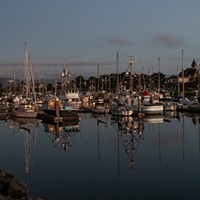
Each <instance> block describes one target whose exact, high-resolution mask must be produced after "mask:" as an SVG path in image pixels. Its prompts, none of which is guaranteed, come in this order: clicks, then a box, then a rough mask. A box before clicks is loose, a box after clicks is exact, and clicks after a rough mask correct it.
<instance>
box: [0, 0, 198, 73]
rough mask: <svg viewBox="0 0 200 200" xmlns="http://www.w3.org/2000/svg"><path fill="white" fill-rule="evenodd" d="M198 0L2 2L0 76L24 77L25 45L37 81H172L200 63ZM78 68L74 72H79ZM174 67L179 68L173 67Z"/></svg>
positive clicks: (38, 0) (9, 0)
mask: <svg viewBox="0 0 200 200" xmlns="http://www.w3.org/2000/svg"><path fill="white" fill-rule="evenodd" d="M199 8H200V1H199V0H168V1H161V0H123V1H121V0H56V1H55V0H34V1H27V0H2V1H1V6H0V26H1V31H0V69H1V70H0V77H2V76H5V75H7V76H11V75H10V74H11V73H12V71H13V69H15V71H16V74H21V73H22V71H23V60H24V43H25V41H27V44H28V49H29V54H30V56H31V63H32V65H33V66H34V71H35V74H36V76H41V75H44V76H46V77H48V76H55V75H56V76H57V75H58V74H59V73H60V72H61V70H62V69H63V68H64V67H63V65H66V66H67V67H68V69H69V70H70V71H71V73H72V75H74V76H78V75H80V73H81V74H82V75H84V76H88V75H95V76H96V74H97V65H98V64H99V66H100V74H103V73H107V74H109V73H116V54H117V52H119V70H120V71H125V70H126V69H127V67H128V58H129V54H130V51H132V54H133V56H134V59H135V61H134V67H133V71H134V72H137V73H142V72H144V73H152V72H157V71H158V57H160V69H161V71H162V72H163V73H165V74H168V75H171V74H177V72H178V71H180V70H181V51H182V49H184V68H186V67H190V65H191V63H192V60H193V58H195V59H196V61H197V63H199V61H200V56H199V53H200V43H199V36H200V26H199V25H200V11H199ZM80 66H81V67H80ZM177 66H179V68H178V67H177Z"/></svg>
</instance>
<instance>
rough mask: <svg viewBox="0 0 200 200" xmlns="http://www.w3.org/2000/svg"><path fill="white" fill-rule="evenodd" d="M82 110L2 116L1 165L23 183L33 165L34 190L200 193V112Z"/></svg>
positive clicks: (79, 194) (67, 195)
mask: <svg viewBox="0 0 200 200" xmlns="http://www.w3.org/2000/svg"><path fill="white" fill-rule="evenodd" d="M80 115H81V118H80V121H78V122H75V123H72V122H71V123H68V122H65V123H51V124H49V123H46V122H42V121H41V120H37V121H36V123H31V122H25V121H23V122H19V121H17V120H16V119H14V120H13V119H2V120H1V121H0V124H1V126H0V129H1V131H0V137H1V140H0V156H1V162H0V163H1V169H2V170H3V171H7V172H9V173H11V174H13V175H14V176H15V177H16V178H17V179H18V180H20V181H22V182H24V183H26V182H27V172H30V174H31V176H29V181H28V187H29V196H31V197H38V196H46V197H47V198H49V199H56V200H61V199H62V200H63V199H94V200H95V199H109V200H110V199H125V198H129V199H133V198H134V199H137V200H138V199H147V198H148V199H155V198H159V199H199V198H200V190H199V185H200V170H199V169H200V124H199V116H195V115H192V116H190V115H185V114H177V113H168V114H167V116H164V117H160V118H152V117H150V118H144V119H137V118H131V117H128V118H119V117H118V118H113V116H110V115H91V114H80ZM25 144H26V145H25ZM30 147H31V148H30ZM28 150H30V151H28ZM30 155H31V156H30ZM27 159H30V160H31V162H27V161H28V160H27ZM26 160H27V161H26ZM28 163H29V164H30V165H27V164H28ZM27 166H29V167H28V168H27ZM27 169H28V170H29V171H27Z"/></svg>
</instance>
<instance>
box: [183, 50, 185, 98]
mask: <svg viewBox="0 0 200 200" xmlns="http://www.w3.org/2000/svg"><path fill="white" fill-rule="evenodd" d="M182 84H183V98H185V84H184V70H183V49H182Z"/></svg>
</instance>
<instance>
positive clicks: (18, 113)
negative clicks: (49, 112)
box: [12, 110, 38, 118]
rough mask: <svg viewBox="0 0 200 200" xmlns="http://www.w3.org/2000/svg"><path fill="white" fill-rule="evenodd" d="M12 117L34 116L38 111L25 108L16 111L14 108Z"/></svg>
mask: <svg viewBox="0 0 200 200" xmlns="http://www.w3.org/2000/svg"><path fill="white" fill-rule="evenodd" d="M12 114H13V116H14V117H24V118H36V117H37V114H38V112H36V111H33V110H26V111H17V110H14V111H13V112H12Z"/></svg>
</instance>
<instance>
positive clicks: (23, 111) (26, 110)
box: [12, 42, 38, 118]
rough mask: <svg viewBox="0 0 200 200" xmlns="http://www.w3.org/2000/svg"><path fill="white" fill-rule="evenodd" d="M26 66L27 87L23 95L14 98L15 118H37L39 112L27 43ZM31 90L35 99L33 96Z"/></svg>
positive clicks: (25, 78)
mask: <svg viewBox="0 0 200 200" xmlns="http://www.w3.org/2000/svg"><path fill="white" fill-rule="evenodd" d="M24 64H25V66H24V81H25V85H24V87H23V94H22V95H21V96H16V97H15V98H14V100H13V110H12V114H13V116H14V117H24V118H36V117H37V114H38V111H37V104H36V103H35V101H34V100H35V99H36V94H35V87H34V78H33V71H32V65H31V63H30V58H29V55H28V49H27V47H26V42H25V58H24ZM31 88H32V93H33V97H32V96H31Z"/></svg>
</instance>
